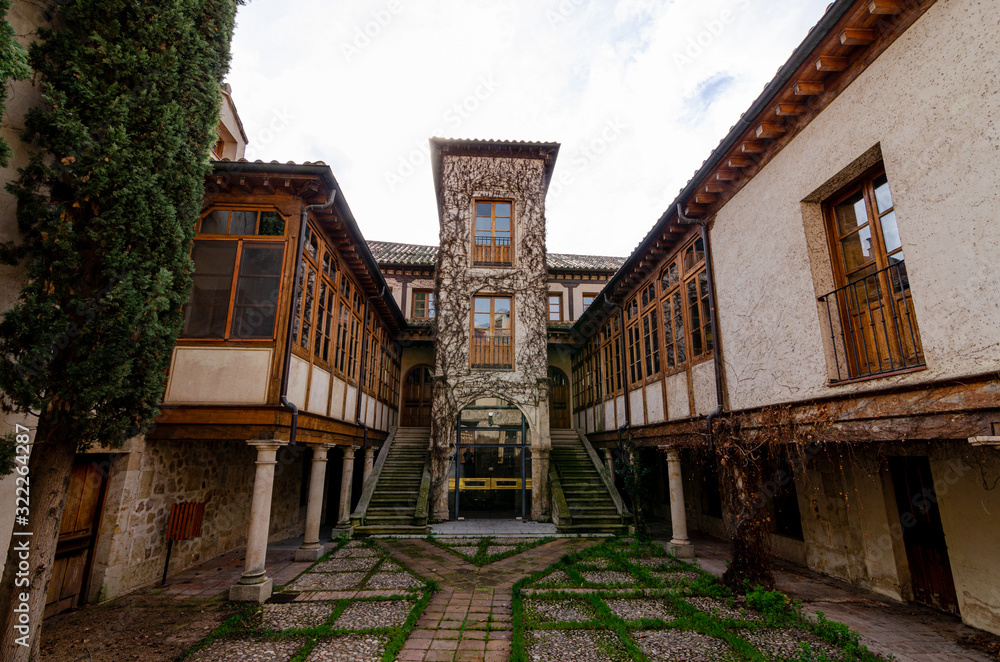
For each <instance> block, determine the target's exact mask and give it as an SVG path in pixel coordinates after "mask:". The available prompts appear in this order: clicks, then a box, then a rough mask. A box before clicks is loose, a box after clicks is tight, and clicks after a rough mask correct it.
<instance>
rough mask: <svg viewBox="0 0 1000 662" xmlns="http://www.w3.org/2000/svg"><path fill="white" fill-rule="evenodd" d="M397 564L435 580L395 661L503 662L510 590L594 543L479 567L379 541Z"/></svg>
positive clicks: (559, 545)
mask: <svg viewBox="0 0 1000 662" xmlns="http://www.w3.org/2000/svg"><path fill="white" fill-rule="evenodd" d="M379 542H380V544H382V545H383V546H384V547H385V548H386V549H388V550H389V552H390V553H391V554H392V555H393V556H394V557H395V558H396V559H397V560H398V561H399V562H401V563H403V564H405V565H406V566H407V567H409V568H410V569H411V570H413V571H414V572H416V573H417V574H419V575H422V576H423V577H424V578H425V579H430V580H434V581H436V582H438V583H439V584H440V585H441V590H440V591H438V592H437V593H435V594H434V596H433V597H432V598H431V602H430V604H429V605H428V606H427V609H426V610H425V611H424V613H423V616H421V618H420V620H419V621H417V626H416V627H415V628H414V629H413V631H412V632H411V633H410V636H409V638H408V639H407V640H406V644H405V645H404V646H403V650H402V651H401V652H400V654H399V657H398V658H397V659H398V660H405V661H408V662H412V661H415V660H428V661H430V660H439V661H440V660H455V661H460V662H472V661H478V662H502V661H506V660H507V659H508V658H509V657H510V637H511V587H512V586H513V585H514V583H515V582H517V581H518V580H519V579H521V578H522V577H525V576H527V575H530V574H532V573H534V572H538V571H539V570H542V569H544V568H547V567H549V566H550V565H552V564H553V563H555V562H556V561H558V560H559V559H560V558H561V557H562V556H563V555H565V554H572V553H574V552H578V551H580V550H581V549H583V548H584V547H587V546H589V545H593V544H596V543H597V542H599V541H598V540H592V539H591V540H587V539H578V538H574V539H568V538H563V539H560V540H556V541H553V542H550V543H547V544H545V545H541V546H540V547H536V548H534V549H532V550H530V551H528V552H525V553H522V554H516V555H514V556H510V557H508V558H506V559H503V560H501V561H497V562H496V563H491V564H489V565H486V566H483V567H482V568H477V567H476V566H474V565H471V564H470V563H468V562H466V561H465V560H464V559H462V557H460V556H457V555H455V554H452V553H450V552H448V551H445V550H443V549H441V548H440V547H437V546H436V545H433V544H431V543H429V542H427V541H425V540H420V539H410V540H381V541H379Z"/></svg>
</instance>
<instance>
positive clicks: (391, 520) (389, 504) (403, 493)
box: [351, 428, 431, 536]
mask: <svg viewBox="0 0 1000 662" xmlns="http://www.w3.org/2000/svg"><path fill="white" fill-rule="evenodd" d="M430 436H431V430H430V428H398V429H397V430H396V434H395V436H394V437H393V440H392V446H391V447H390V448H389V453H388V455H387V456H386V458H385V463H384V464H383V465H382V466H381V471H380V472H379V473H378V474H377V476H376V475H373V476H372V480H376V483H375V485H374V490H373V491H372V492H371V497H370V500H369V501H368V503H367V507H366V508H365V509H364V510H363V511H362V510H361V508H362V506H361V505H359V510H358V511H356V512H355V513H354V514H353V515H352V516H351V519H352V521H353V522H354V535H356V536H376V535H426V534H427V533H428V531H429V530H430V529H429V527H428V526H427V506H428V503H427V500H428V496H429V490H430V476H429V473H428V472H427V471H426V470H425V469H426V464H427V457H428V446H429V443H430ZM362 502H364V496H362Z"/></svg>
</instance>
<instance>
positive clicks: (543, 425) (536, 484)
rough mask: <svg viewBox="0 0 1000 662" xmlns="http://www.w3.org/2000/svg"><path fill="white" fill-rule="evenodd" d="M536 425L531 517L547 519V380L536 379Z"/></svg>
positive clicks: (549, 441)
mask: <svg viewBox="0 0 1000 662" xmlns="http://www.w3.org/2000/svg"><path fill="white" fill-rule="evenodd" d="M537 381H538V410H537V411H538V413H537V421H538V425H537V427H536V428H535V429H534V430H532V431H531V519H533V520H535V521H536V522H537V521H539V520H542V519H548V518H549V517H550V516H551V513H550V512H549V452H550V451H551V450H552V430H551V424H550V419H549V395H548V394H549V380H548V378H539V379H538V380H537Z"/></svg>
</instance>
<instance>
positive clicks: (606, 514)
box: [550, 429, 631, 534]
mask: <svg viewBox="0 0 1000 662" xmlns="http://www.w3.org/2000/svg"><path fill="white" fill-rule="evenodd" d="M551 436H552V453H551V455H550V459H551V462H552V464H553V465H554V467H555V470H556V473H557V474H558V478H559V482H560V484H561V487H562V494H563V495H564V496H565V499H566V505H567V506H568V507H569V518H566V519H565V520H564V521H563V522H560V523H557V527H558V530H559V531H560V532H563V533H612V534H613V533H627V532H628V525H629V522H630V521H631V516H630V515H629V514H628V512H627V511H626V510H625V509H624V507H621V506H620V504H621V499H620V497H619V498H617V503H616V498H615V497H618V494H617V492H616V493H615V495H614V497H613V496H612V495H611V493H610V492H609V489H608V488H609V485H608V483H607V482H605V480H604V479H603V478H602V477H601V475H600V474H599V473H598V470H597V467H596V466H595V464H594V460H593V458H592V457H591V456H590V453H589V452H588V450H587V448H586V447H585V446H584V444H583V440H581V439H580V436H579V435H578V434H577V432H576V430H557V429H553V430H552V431H551ZM611 489H612V490H613V489H614V487H613V483H612V485H611Z"/></svg>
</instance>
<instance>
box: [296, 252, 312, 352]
mask: <svg viewBox="0 0 1000 662" xmlns="http://www.w3.org/2000/svg"><path fill="white" fill-rule="evenodd" d="M306 271H308V272H309V274H308V275H307V276H306V295H305V301H304V303H303V304H302V337H301V338H300V339H299V345H301V346H302V348H303V349H309V337H310V335H311V333H312V315H313V298H314V297H315V293H316V272H315V271H313V270H312V269H309V268H308V267H307V268H306Z"/></svg>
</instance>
